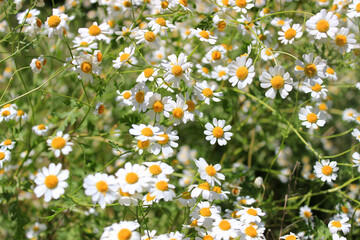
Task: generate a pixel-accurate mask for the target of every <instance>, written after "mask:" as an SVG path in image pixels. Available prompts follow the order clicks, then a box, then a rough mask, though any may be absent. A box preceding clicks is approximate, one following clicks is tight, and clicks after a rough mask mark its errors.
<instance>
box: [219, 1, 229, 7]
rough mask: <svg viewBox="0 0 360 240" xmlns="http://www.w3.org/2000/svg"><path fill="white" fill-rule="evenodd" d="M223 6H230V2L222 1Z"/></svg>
mask: <svg viewBox="0 0 360 240" xmlns="http://www.w3.org/2000/svg"><path fill="white" fill-rule="evenodd" d="M221 2H222V4H224V5H225V6H229V0H221Z"/></svg>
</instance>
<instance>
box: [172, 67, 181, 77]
mask: <svg viewBox="0 0 360 240" xmlns="http://www.w3.org/2000/svg"><path fill="white" fill-rule="evenodd" d="M171 72H172V74H173V75H174V76H175V77H180V76H181V75H182V73H183V70H182V68H181V66H179V65H174V66H173V67H172V69H171Z"/></svg>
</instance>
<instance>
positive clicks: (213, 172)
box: [205, 165, 216, 177]
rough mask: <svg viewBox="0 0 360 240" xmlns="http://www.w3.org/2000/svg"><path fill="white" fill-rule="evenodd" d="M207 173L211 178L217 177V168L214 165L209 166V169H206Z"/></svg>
mask: <svg viewBox="0 0 360 240" xmlns="http://www.w3.org/2000/svg"><path fill="white" fill-rule="evenodd" d="M205 171H206V173H207V174H208V175H209V176H211V177H213V176H215V174H216V170H215V168H214V166H213V165H209V166H207V167H206V168H205Z"/></svg>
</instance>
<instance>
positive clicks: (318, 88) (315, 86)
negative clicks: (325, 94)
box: [311, 83, 321, 92]
mask: <svg viewBox="0 0 360 240" xmlns="http://www.w3.org/2000/svg"><path fill="white" fill-rule="evenodd" d="M311 90H313V91H314V92H320V91H321V85H320V84H318V83H315V85H314V86H313V87H311Z"/></svg>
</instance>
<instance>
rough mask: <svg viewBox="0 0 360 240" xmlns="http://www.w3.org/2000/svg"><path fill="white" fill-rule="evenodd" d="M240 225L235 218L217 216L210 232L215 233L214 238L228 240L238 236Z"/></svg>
mask: <svg viewBox="0 0 360 240" xmlns="http://www.w3.org/2000/svg"><path fill="white" fill-rule="evenodd" d="M240 227H241V223H240V222H239V221H236V220H235V219H222V218H217V219H216V220H215V222H214V223H213V228H212V231H211V232H212V233H213V234H214V235H215V239H224V240H229V239H234V238H237V237H239V235H238V232H239V230H240Z"/></svg>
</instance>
